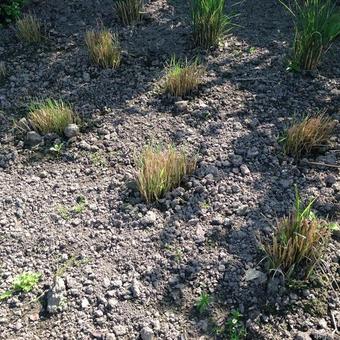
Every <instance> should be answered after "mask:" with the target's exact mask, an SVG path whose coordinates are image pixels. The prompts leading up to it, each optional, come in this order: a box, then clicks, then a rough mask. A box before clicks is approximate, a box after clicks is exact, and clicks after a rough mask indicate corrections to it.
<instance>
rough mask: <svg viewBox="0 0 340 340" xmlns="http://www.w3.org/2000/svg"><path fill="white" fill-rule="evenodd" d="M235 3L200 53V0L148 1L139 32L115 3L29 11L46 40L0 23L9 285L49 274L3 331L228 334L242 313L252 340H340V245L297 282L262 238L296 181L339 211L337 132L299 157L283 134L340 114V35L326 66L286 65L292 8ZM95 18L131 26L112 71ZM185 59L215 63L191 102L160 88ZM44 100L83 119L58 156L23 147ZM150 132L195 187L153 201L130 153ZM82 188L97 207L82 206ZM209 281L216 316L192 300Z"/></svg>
mask: <svg viewBox="0 0 340 340" xmlns="http://www.w3.org/2000/svg"><path fill="white" fill-rule="evenodd" d="M235 3H236V1H235ZM233 10H235V11H236V12H237V13H239V16H238V17H237V18H236V19H235V22H236V23H237V24H238V25H239V26H237V27H236V28H235V29H234V30H233V32H232V33H231V34H230V35H228V36H227V37H226V38H225V41H224V44H223V45H222V46H221V47H220V48H219V49H217V50H215V51H210V52H209V53H203V52H202V51H199V50H195V49H193V48H192V47H191V41H190V26H189V24H188V13H189V12H188V5H187V1H165V0H153V1H149V2H148V3H147V5H146V15H145V19H144V20H143V21H142V22H141V23H140V24H138V25H136V26H134V27H128V28H126V27H122V25H121V24H120V23H119V21H118V19H117V17H116V16H115V13H114V11H113V9H112V1H110V0H103V1H90V0H84V1H81V0H70V1H66V2H65V1H62V0H54V1H44V0H43V1H33V2H32V4H31V5H29V6H27V8H26V9H25V11H32V12H34V13H35V14H36V15H37V16H38V17H39V18H40V19H41V20H42V21H43V22H44V24H45V31H46V40H45V41H44V42H43V43H42V44H41V45H39V46H38V47H36V46H27V45H25V44H22V43H21V42H19V41H18V40H17V38H16V36H15V33H14V31H13V28H0V60H3V61H4V62H5V63H6V65H7V68H8V71H9V76H8V78H7V79H6V80H5V81H4V82H2V83H1V84H0V110H1V112H0V228H1V229H0V292H3V291H5V290H6V289H8V288H9V287H10V284H11V281H12V280H13V277H15V276H16V275H17V274H20V273H22V272H27V271H34V272H40V273H41V274H42V280H41V282H40V283H39V286H38V287H37V288H36V289H35V290H34V291H33V292H31V293H29V294H24V295H15V296H13V297H12V298H10V299H8V300H6V301H3V302H1V303H0V338H1V339H95V338H96V339H107V340H112V339H138V338H139V337H141V336H142V338H143V339H151V338H152V335H153V336H154V338H155V339H167V340H170V339H213V338H215V337H216V338H218V337H220V338H222V337H223V335H216V332H217V331H218V330H221V329H222V328H223V325H224V324H225V322H226V320H228V317H229V315H230V312H231V311H233V310H237V311H239V312H240V313H241V314H242V318H241V322H242V323H243V324H244V326H245V327H246V329H247V338H248V339H310V337H312V339H336V338H337V337H338V336H339V333H337V331H336V328H339V327H340V316H339V310H340V300H339V291H338V290H337V287H338V286H337V285H336V281H337V280H339V258H340V250H339V243H338V241H337V240H336V239H335V238H333V240H332V242H331V244H330V245H329V247H328V253H327V256H326V258H325V260H324V262H323V268H324V269H323V270H324V271H325V272H326V273H327V275H326V276H325V275H322V273H320V272H319V275H318V277H317V278H316V279H315V280H314V281H313V282H312V284H311V285H309V286H307V287H293V288H289V287H287V285H284V282H283V281H282V279H281V278H280V277H276V278H275V279H271V278H270V277H269V276H268V275H267V272H266V270H265V266H264V261H263V262H261V260H262V259H263V256H264V255H263V253H262V252H261V249H260V247H259V241H258V240H259V239H263V240H264V239H266V238H268V237H270V235H271V233H272V230H273V227H274V221H275V219H276V218H277V217H282V216H284V215H285V214H287V213H288V212H289V211H290V209H291V207H292V204H293V202H294V184H297V186H298V187H299V189H300V192H301V194H302V196H303V198H304V199H307V198H309V197H315V196H318V197H319V198H318V200H317V202H316V204H315V210H316V213H317V214H318V215H320V216H322V217H328V218H330V219H332V220H337V219H339V201H340V181H339V171H338V169H337V168H336V167H329V166H317V165H315V164H310V163H307V161H308V162H318V163H327V164H331V165H336V164H338V165H339V155H340V154H339V127H338V128H337V130H336V131H335V135H334V137H332V140H331V142H332V143H331V144H332V148H331V149H328V150H326V151H325V153H324V154H321V155H318V156H315V157H311V158H309V159H308V160H304V162H302V163H301V164H296V163H295V162H294V161H293V160H292V159H290V158H287V157H286V156H285V155H284V154H283V153H282V149H281V146H280V145H279V143H278V139H279V136H280V135H281V134H282V132H283V131H284V129H285V128H286V127H287V126H288V125H289V124H290V122H291V121H292V120H293V119H294V117H297V116H300V115H302V114H305V113H313V112H316V111H318V110H322V109H327V110H328V113H329V114H330V115H331V116H332V117H333V118H335V119H337V120H339V118H340V116H339V104H340V99H339V97H340V82H339V79H340V59H339V55H340V54H339V52H340V46H339V43H336V44H334V46H332V48H331V49H330V50H329V52H328V53H327V55H326V57H325V58H324V60H323V63H322V65H321V66H320V68H319V69H318V70H317V71H316V72H313V73H311V74H292V73H288V72H286V70H285V59H286V55H287V52H288V51H289V46H290V42H291V39H292V35H293V30H292V25H291V24H292V23H291V20H290V18H289V17H288V16H287V15H286V13H285V11H284V9H283V8H282V6H280V5H278V2H277V1H275V0H263V1H254V0H247V1H243V2H241V3H239V4H236V5H235V6H234V7H233ZM98 23H103V24H104V25H106V26H107V27H109V28H111V29H112V30H113V31H117V32H118V33H119V36H120V39H121V42H122V46H123V49H124V57H123V64H122V65H121V67H119V68H118V69H117V70H103V69H100V68H98V67H97V66H95V65H92V64H91V63H90V61H89V59H88V55H87V51H86V47H85V44H84V33H85V31H86V30H87V29H91V28H95V27H96V26H97V25H98ZM173 54H176V55H177V56H181V57H188V58H192V57H194V56H197V55H198V56H199V57H200V58H201V60H202V62H204V63H205V64H206V66H207V75H206V77H205V79H204V84H202V86H201V87H200V88H199V90H197V91H196V92H195V93H193V94H192V95H191V96H190V97H187V98H183V99H184V100H186V101H187V103H186V104H185V105H186V108H184V109H183V105H181V106H179V105H176V104H175V103H176V101H178V100H179V99H180V98H171V97H169V96H166V95H163V94H161V93H160V91H159V84H160V79H161V77H162V75H163V68H164V64H165V63H166V61H167V60H169V58H170V57H171V56H172V55H173ZM48 97H52V98H62V99H63V100H65V101H67V102H69V103H70V104H71V105H72V106H73V107H74V108H75V110H76V111H77V113H78V114H79V116H80V117H81V118H82V121H83V125H82V134H81V137H79V139H78V140H76V141H75V142H73V143H70V144H69V145H65V148H64V150H63V152H62V154H61V156H60V157H57V156H55V155H53V154H51V153H50V152H49V145H48V143H47V142H46V145H44V146H41V147H39V148H37V149H35V150H31V149H28V148H25V147H24V146H23V143H22V141H20V138H19V137H18V136H17V135H16V134H14V133H13V130H12V127H13V120H16V119H19V118H21V117H23V116H25V114H26V113H27V108H28V105H29V103H30V101H31V100H32V99H36V98H48ZM151 141H154V142H155V141H156V142H158V143H168V142H171V143H173V144H175V145H177V146H179V147H183V148H184V149H186V150H188V151H190V152H191V153H194V154H197V156H198V160H199V161H198V168H197V170H196V172H195V173H194V174H193V176H192V177H190V178H187V179H186V180H185V182H184V183H183V187H181V188H178V189H176V190H174V191H173V192H171V193H169V194H168V195H167V196H166V197H165V198H164V199H163V200H161V201H160V202H159V203H157V204H151V205H146V204H145V203H144V202H143V200H142V199H141V197H140V196H139V194H138V193H137V191H136V188H135V186H134V183H133V176H134V171H135V165H134V157H133V155H134V153H135V152H136V150H137V152H138V150H140V149H141V147H142V146H143V145H145V144H146V143H148V142H151ZM80 196H83V197H84V198H85V199H86V206H85V208H84V209H82V211H81V212H78V213H76V212H73V211H72V209H73V208H74V206H76V205H77V198H79V197H80ZM260 262H261V263H260ZM255 270H256V271H255ZM254 273H255V275H254V277H253V278H251V277H250V276H251V275H250V274H254ZM56 276H58V277H61V279H62V283H61V285H63V284H64V285H65V289H62V294H63V297H64V300H63V305H62V310H61V311H59V312H58V313H56V314H53V315H50V314H48V313H46V310H45V305H44V303H45V301H46V299H45V297H46V294H45V292H46V291H47V290H48V289H49V288H50V287H51V285H52V283H53V280H54V279H55V277H56ZM338 282H339V281H338ZM201 292H208V293H209V294H210V297H211V304H210V308H209V310H208V311H206V312H205V313H203V315H199V314H198V313H197V311H196V310H195V308H194V305H195V303H196V301H197V299H198V297H199V295H200V294H201ZM39 296H41V299H40V301H39V300H38V299H37V297H39ZM224 338H226V339H228V335H225V336H224Z"/></svg>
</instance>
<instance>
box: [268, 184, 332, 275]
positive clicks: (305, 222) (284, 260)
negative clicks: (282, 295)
mask: <svg viewBox="0 0 340 340" xmlns="http://www.w3.org/2000/svg"><path fill="white" fill-rule="evenodd" d="M314 202H315V199H314V200H311V201H310V202H309V203H308V204H307V206H306V207H303V206H302V203H301V199H300V195H299V193H298V191H297V189H296V200H295V210H294V211H293V212H292V213H291V214H290V215H289V216H288V217H286V218H284V219H282V220H280V221H279V222H278V223H277V228H276V230H275V232H274V235H273V238H272V241H271V242H270V243H267V244H265V245H264V246H263V248H264V251H265V252H266V254H267V258H268V260H269V269H270V270H271V271H274V272H280V273H281V274H283V275H284V276H285V277H286V278H287V279H295V280H296V279H297V280H306V279H308V278H309V276H310V274H311V273H312V271H313V269H314V268H315V266H316V265H317V264H318V263H319V261H320V260H321V258H322V256H323V254H324V252H325V249H326V247H327V244H328V241H329V239H330V235H331V228H330V227H329V224H327V222H325V221H323V220H320V219H318V218H317V217H316V216H315V214H314V213H313V212H312V206H313V204H314Z"/></svg>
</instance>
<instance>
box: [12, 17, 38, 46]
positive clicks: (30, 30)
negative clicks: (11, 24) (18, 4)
mask: <svg viewBox="0 0 340 340" xmlns="http://www.w3.org/2000/svg"><path fill="white" fill-rule="evenodd" d="M16 27H17V36H18V38H19V39H20V40H21V41H24V42H27V43H29V44H34V43H38V42H40V41H41V40H42V33H41V23H40V21H39V20H38V19H37V18H36V17H35V16H33V15H31V14H28V15H25V16H23V18H22V19H19V20H18V21H17V24H16Z"/></svg>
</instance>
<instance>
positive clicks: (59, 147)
mask: <svg viewBox="0 0 340 340" xmlns="http://www.w3.org/2000/svg"><path fill="white" fill-rule="evenodd" d="M63 147H64V143H57V144H54V145H53V146H52V147H51V148H50V151H52V152H53V153H55V155H56V156H57V157H58V158H60V156H61V151H62V149H63Z"/></svg>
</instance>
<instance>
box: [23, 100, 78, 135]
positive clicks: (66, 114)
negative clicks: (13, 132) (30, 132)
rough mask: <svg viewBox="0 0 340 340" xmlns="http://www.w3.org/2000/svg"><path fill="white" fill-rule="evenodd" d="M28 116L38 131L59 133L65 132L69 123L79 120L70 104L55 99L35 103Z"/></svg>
mask: <svg viewBox="0 0 340 340" xmlns="http://www.w3.org/2000/svg"><path fill="white" fill-rule="evenodd" d="M27 118H28V121H29V122H30V124H31V125H32V126H33V128H34V130H36V131H37V132H38V133H41V134H46V133H52V132H55V133H57V134H59V135H62V134H63V133H64V130H65V128H66V126H67V125H69V124H71V123H74V122H75V121H76V120H77V119H76V115H75V113H74V111H73V110H72V108H71V107H70V106H69V105H67V104H65V103H64V102H63V101H61V100H59V101H58V100H53V99H47V100H45V101H43V102H39V103H35V104H33V105H32V106H31V109H30V112H29V113H28V117H27Z"/></svg>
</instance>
